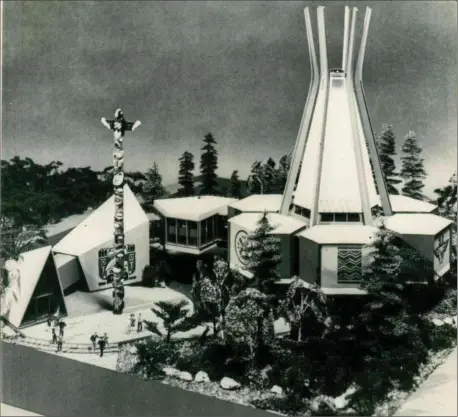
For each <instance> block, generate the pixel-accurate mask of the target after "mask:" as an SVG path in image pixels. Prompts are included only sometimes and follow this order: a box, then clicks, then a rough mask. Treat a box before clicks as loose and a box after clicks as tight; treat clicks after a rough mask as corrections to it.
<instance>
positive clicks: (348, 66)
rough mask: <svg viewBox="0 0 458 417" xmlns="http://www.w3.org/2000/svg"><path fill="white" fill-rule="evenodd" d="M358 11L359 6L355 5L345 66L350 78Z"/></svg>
mask: <svg viewBox="0 0 458 417" xmlns="http://www.w3.org/2000/svg"><path fill="white" fill-rule="evenodd" d="M357 12H358V8H357V7H353V10H352V13H351V24H350V38H349V41H348V53H347V61H346V68H344V71H345V73H346V75H347V77H348V78H352V77H353V49H354V46H355V25H356V13H357Z"/></svg>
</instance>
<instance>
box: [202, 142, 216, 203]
mask: <svg viewBox="0 0 458 417" xmlns="http://www.w3.org/2000/svg"><path fill="white" fill-rule="evenodd" d="M204 143H205V145H204V146H203V147H202V151H203V152H202V155H201V157H200V173H201V174H202V184H201V186H200V194H203V195H214V194H216V187H217V185H218V182H217V181H216V179H217V176H216V170H217V169H218V151H217V150H216V148H215V145H216V140H215V139H214V137H213V135H212V134H211V133H208V134H207V135H205V138H204Z"/></svg>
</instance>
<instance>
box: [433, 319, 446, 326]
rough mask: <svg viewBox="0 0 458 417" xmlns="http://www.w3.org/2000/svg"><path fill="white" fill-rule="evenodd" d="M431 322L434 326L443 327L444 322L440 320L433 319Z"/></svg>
mask: <svg viewBox="0 0 458 417" xmlns="http://www.w3.org/2000/svg"><path fill="white" fill-rule="evenodd" d="M432 322H433V324H434V325H436V326H443V325H444V321H443V320H440V319H433V320H432Z"/></svg>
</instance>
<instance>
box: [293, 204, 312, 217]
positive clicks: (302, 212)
mask: <svg viewBox="0 0 458 417" xmlns="http://www.w3.org/2000/svg"><path fill="white" fill-rule="evenodd" d="M294 213H295V214H299V216H302V217H305V218H307V219H310V214H311V213H310V210H309V209H307V208H304V207H301V206H294Z"/></svg>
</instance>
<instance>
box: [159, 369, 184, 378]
mask: <svg viewBox="0 0 458 417" xmlns="http://www.w3.org/2000/svg"><path fill="white" fill-rule="evenodd" d="M162 372H164V374H166V375H167V376H173V377H177V376H178V375H179V374H180V371H179V370H178V369H175V368H170V367H168V368H163V369H162Z"/></svg>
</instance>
